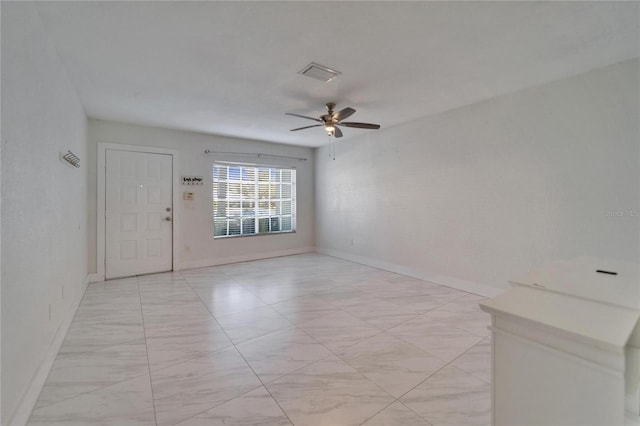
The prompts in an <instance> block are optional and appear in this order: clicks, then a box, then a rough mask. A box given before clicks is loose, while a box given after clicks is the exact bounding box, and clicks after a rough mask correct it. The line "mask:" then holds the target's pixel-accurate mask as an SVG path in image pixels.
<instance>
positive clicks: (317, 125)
mask: <svg viewBox="0 0 640 426" xmlns="http://www.w3.org/2000/svg"><path fill="white" fill-rule="evenodd" d="M322 126H323V125H322V124H313V125H311V126H304V127H298V128H297V129H291V130H289V131H290V132H295V131H296V130H303V129H310V128H312V127H322Z"/></svg>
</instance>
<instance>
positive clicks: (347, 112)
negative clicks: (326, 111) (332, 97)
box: [331, 107, 356, 122]
mask: <svg viewBox="0 0 640 426" xmlns="http://www.w3.org/2000/svg"><path fill="white" fill-rule="evenodd" d="M354 112H356V110H355V109H353V108H349V107H346V108H345V109H343V110H340V111H338V112H336V113H335V114H333V116H332V117H331V118H333V121H335V122H338V121H340V120H344V119H345V118H347V117H351V116H352V115H353V113H354Z"/></svg>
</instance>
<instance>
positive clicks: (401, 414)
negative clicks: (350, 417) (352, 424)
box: [362, 402, 430, 426]
mask: <svg viewBox="0 0 640 426" xmlns="http://www.w3.org/2000/svg"><path fill="white" fill-rule="evenodd" d="M362 426H430V424H429V423H427V421H426V420H424V419H423V418H422V417H420V416H418V415H417V414H416V413H414V412H413V411H411V410H409V409H408V408H407V407H405V406H404V405H403V404H402V403H401V402H394V403H393V404H391V405H390V406H388V407H387V408H385V409H384V410H382V411H381V412H379V413H378V414H376V415H375V416H373V418H371V419H369V420H367V421H366V422H364V423H363V425H362Z"/></svg>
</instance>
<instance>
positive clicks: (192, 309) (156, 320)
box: [142, 299, 212, 337]
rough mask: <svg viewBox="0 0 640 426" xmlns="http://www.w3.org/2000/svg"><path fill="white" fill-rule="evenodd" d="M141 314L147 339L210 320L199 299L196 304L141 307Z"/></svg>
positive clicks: (209, 315)
mask: <svg viewBox="0 0 640 426" xmlns="http://www.w3.org/2000/svg"><path fill="white" fill-rule="evenodd" d="M142 312H143V317H144V328H145V333H146V335H147V337H149V336H156V335H158V334H162V333H163V332H164V331H166V330H171V329H175V328H179V327H187V326H194V325H197V324H200V323H202V322H207V321H210V320H211V318H212V316H211V314H210V313H209V311H208V310H207V308H206V306H204V304H203V303H202V302H201V301H200V299H198V301H197V302H186V303H178V302H176V303H174V304H170V303H169V304H166V305H165V304H162V305H146V306H145V305H143V307H142Z"/></svg>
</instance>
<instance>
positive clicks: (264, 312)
mask: <svg viewBox="0 0 640 426" xmlns="http://www.w3.org/2000/svg"><path fill="white" fill-rule="evenodd" d="M217 320H218V323H219V324H220V326H221V327H222V329H223V330H224V331H225V332H226V333H227V335H228V336H229V338H231V340H232V341H233V343H235V344H238V343H241V342H244V341H247V340H249V339H254V338H256V337H260V336H264V335H265V334H269V333H273V332H276V331H280V330H284V329H286V328H290V327H292V326H293V325H292V324H291V323H290V322H289V321H287V320H286V319H285V318H284V317H282V316H281V315H280V314H279V313H277V312H276V311H275V310H273V309H272V308H270V307H269V306H263V307H261V308H257V309H252V310H250V311H244V312H239V313H235V314H229V315H224V316H221V317H219V318H217Z"/></svg>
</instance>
